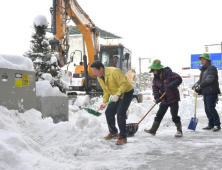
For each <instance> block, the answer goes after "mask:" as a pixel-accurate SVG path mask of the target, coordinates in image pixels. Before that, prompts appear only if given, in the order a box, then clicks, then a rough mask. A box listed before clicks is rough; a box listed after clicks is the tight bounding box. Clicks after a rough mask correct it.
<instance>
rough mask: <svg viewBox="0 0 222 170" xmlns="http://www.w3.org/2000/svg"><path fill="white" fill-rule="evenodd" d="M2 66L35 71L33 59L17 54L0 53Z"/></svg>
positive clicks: (0, 65)
mask: <svg viewBox="0 0 222 170" xmlns="http://www.w3.org/2000/svg"><path fill="white" fill-rule="evenodd" d="M0 68H7V69H15V70H16V69H17V70H25V71H34V68H33V64H32V60H31V59H29V58H27V57H23V56H17V55H5V54H0Z"/></svg>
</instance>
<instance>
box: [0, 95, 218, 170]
mask: <svg viewBox="0 0 222 170" xmlns="http://www.w3.org/2000/svg"><path fill="white" fill-rule="evenodd" d="M220 99H221V98H220ZM81 100H82V101H83V100H84V101H85V99H83V98H82V99H81ZM86 100H88V99H86ZM90 102H91V103H90V105H91V104H92V103H93V104H92V105H91V107H92V108H94V109H98V108H99V105H100V103H101V102H102V99H101V97H98V98H93V100H91V101H90ZM153 105H154V102H152V101H151V100H145V101H144V102H143V103H131V105H130V108H129V110H130V115H129V119H128V120H127V123H137V122H139V121H140V120H141V118H142V117H143V116H144V115H145V114H146V113H147V111H148V110H149V109H150V108H151V107H152V106H153ZM158 107H159V106H158V105H157V106H155V107H154V109H153V110H152V111H151V112H150V113H149V114H148V115H147V117H146V118H145V119H144V120H143V121H142V122H141V123H140V125H139V130H138V132H137V133H136V134H135V135H134V136H133V137H129V138H128V143H127V144H126V145H122V146H117V145H115V140H110V141H106V140H104V139H103V137H104V136H106V135H107V134H108V128H107V124H106V119H105V115H104V112H105V110H102V111H101V113H103V114H102V115H101V116H99V117H96V116H94V115H91V114H89V113H87V112H86V111H84V110H81V109H80V108H79V106H76V105H69V116H70V117H69V118H70V119H69V121H68V122H60V123H58V124H54V123H53V121H52V119H51V118H46V119H42V118H41V113H40V112H38V111H36V110H34V109H31V110H28V111H26V112H25V113H18V112H17V111H16V110H8V109H6V108H5V107H2V106H0V112H1V114H0V162H1V163H0V169H1V170H6V169H12V170H14V169H15V170H18V169H26V170H29V169H30V170H32V169H42V170H51V169H53V170H61V169H65V170H111V169H112V170H116V169H121V170H122V169H124V170H137V169H138V170H141V169H160V170H162V169H220V168H221V167H222V162H221V158H222V156H221V155H222V150H221V147H222V135H221V133H222V131H220V132H211V131H203V130H202V127H204V126H206V125H207V118H206V116H205V113H204V108H203V101H202V98H198V101H197V118H198V119H199V122H198V125H197V128H196V131H191V130H188V129H187V127H188V124H189V122H190V119H191V117H193V114H194V98H193V97H189V96H188V97H186V98H182V99H181V102H180V110H179V115H180V116H181V119H182V125H183V132H184V136H183V137H182V138H175V137H174V134H175V132H176V127H175V125H174V124H173V122H172V121H171V116H170V113H169V111H168V112H167V113H166V115H165V117H164V119H163V121H162V123H161V125H160V128H159V130H158V131H157V134H156V136H151V135H149V134H147V133H145V132H144V131H143V130H144V129H145V128H150V127H151V125H152V123H153V119H154V117H155V113H156V112H157V110H158ZM217 110H218V112H219V114H220V116H221V114H222V101H219V104H218V105H217Z"/></svg>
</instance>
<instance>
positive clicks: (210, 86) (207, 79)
mask: <svg viewBox="0 0 222 170" xmlns="http://www.w3.org/2000/svg"><path fill="white" fill-rule="evenodd" d="M199 70H200V71H201V73H200V79H199V81H198V82H197V83H198V84H200V87H201V88H202V95H208V94H220V88H219V82H218V72H217V68H216V67H215V66H213V65H212V64H211V61H210V62H209V63H207V64H206V65H205V66H203V67H201V68H200V69H199Z"/></svg>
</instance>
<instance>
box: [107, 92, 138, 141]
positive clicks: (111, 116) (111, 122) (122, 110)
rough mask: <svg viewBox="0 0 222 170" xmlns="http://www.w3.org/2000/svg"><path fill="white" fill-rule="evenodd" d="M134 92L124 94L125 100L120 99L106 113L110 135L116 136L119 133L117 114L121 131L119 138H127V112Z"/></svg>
mask: <svg viewBox="0 0 222 170" xmlns="http://www.w3.org/2000/svg"><path fill="white" fill-rule="evenodd" d="M133 92H134V90H131V91H129V92H127V93H124V96H123V99H119V100H118V101H117V102H113V103H110V104H109V105H108V107H107V109H106V112H105V113H106V121H107V124H108V128H109V133H110V134H112V135H114V134H117V133H118V130H117V128H116V125H115V124H116V119H115V115H116V114H117V123H118V126H119V130H120V134H119V136H120V137H122V138H126V111H127V109H128V108H129V105H130V103H131V100H132V98H133Z"/></svg>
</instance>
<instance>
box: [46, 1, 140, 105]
mask: <svg viewBox="0 0 222 170" xmlns="http://www.w3.org/2000/svg"><path fill="white" fill-rule="evenodd" d="M50 12H51V15H52V26H51V32H52V34H53V39H52V40H50V45H51V49H52V50H54V51H56V52H58V53H57V54H58V55H57V59H58V63H59V65H60V66H61V67H63V66H65V65H66V64H68V63H70V62H72V61H73V56H72V53H71V57H70V61H69V62H68V61H67V60H68V53H69V47H70V45H69V27H68V23H69V21H70V20H72V21H73V22H74V23H75V25H76V26H77V28H78V29H79V30H80V32H81V33H82V36H83V40H84V42H85V44H84V45H83V61H82V60H81V62H80V63H79V65H77V66H76V67H75V72H74V74H73V77H72V79H71V82H70V87H69V90H68V92H67V95H68V96H73V95H77V94H78V92H84V93H85V94H88V95H92V96H98V95H101V94H102V93H103V92H102V88H101V86H100V85H99V83H98V81H97V78H96V77H95V75H94V74H93V72H92V70H91V69H90V64H91V63H92V62H94V61H96V60H99V61H101V62H102V63H103V64H104V66H107V67H109V66H110V64H111V63H112V62H113V58H114V57H116V58H117V63H116V67H117V68H120V69H121V70H122V72H123V73H124V74H125V75H126V77H127V78H128V80H129V81H130V82H131V83H132V84H133V85H134V86H135V77H136V72H135V70H134V69H132V68H131V57H132V52H131V50H130V49H128V48H126V47H125V46H124V45H122V44H118V45H100V47H99V45H98V36H99V34H98V31H97V29H96V26H95V24H94V22H93V21H92V20H91V19H90V17H89V16H88V15H87V14H86V13H85V11H84V10H83V9H82V8H81V7H80V5H79V4H78V2H77V0H53V6H52V7H51V8H50ZM85 45H86V48H87V53H88V57H87V56H86V52H85ZM133 97H134V100H137V101H138V102H142V95H140V94H136V93H135V94H134V96H133Z"/></svg>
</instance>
